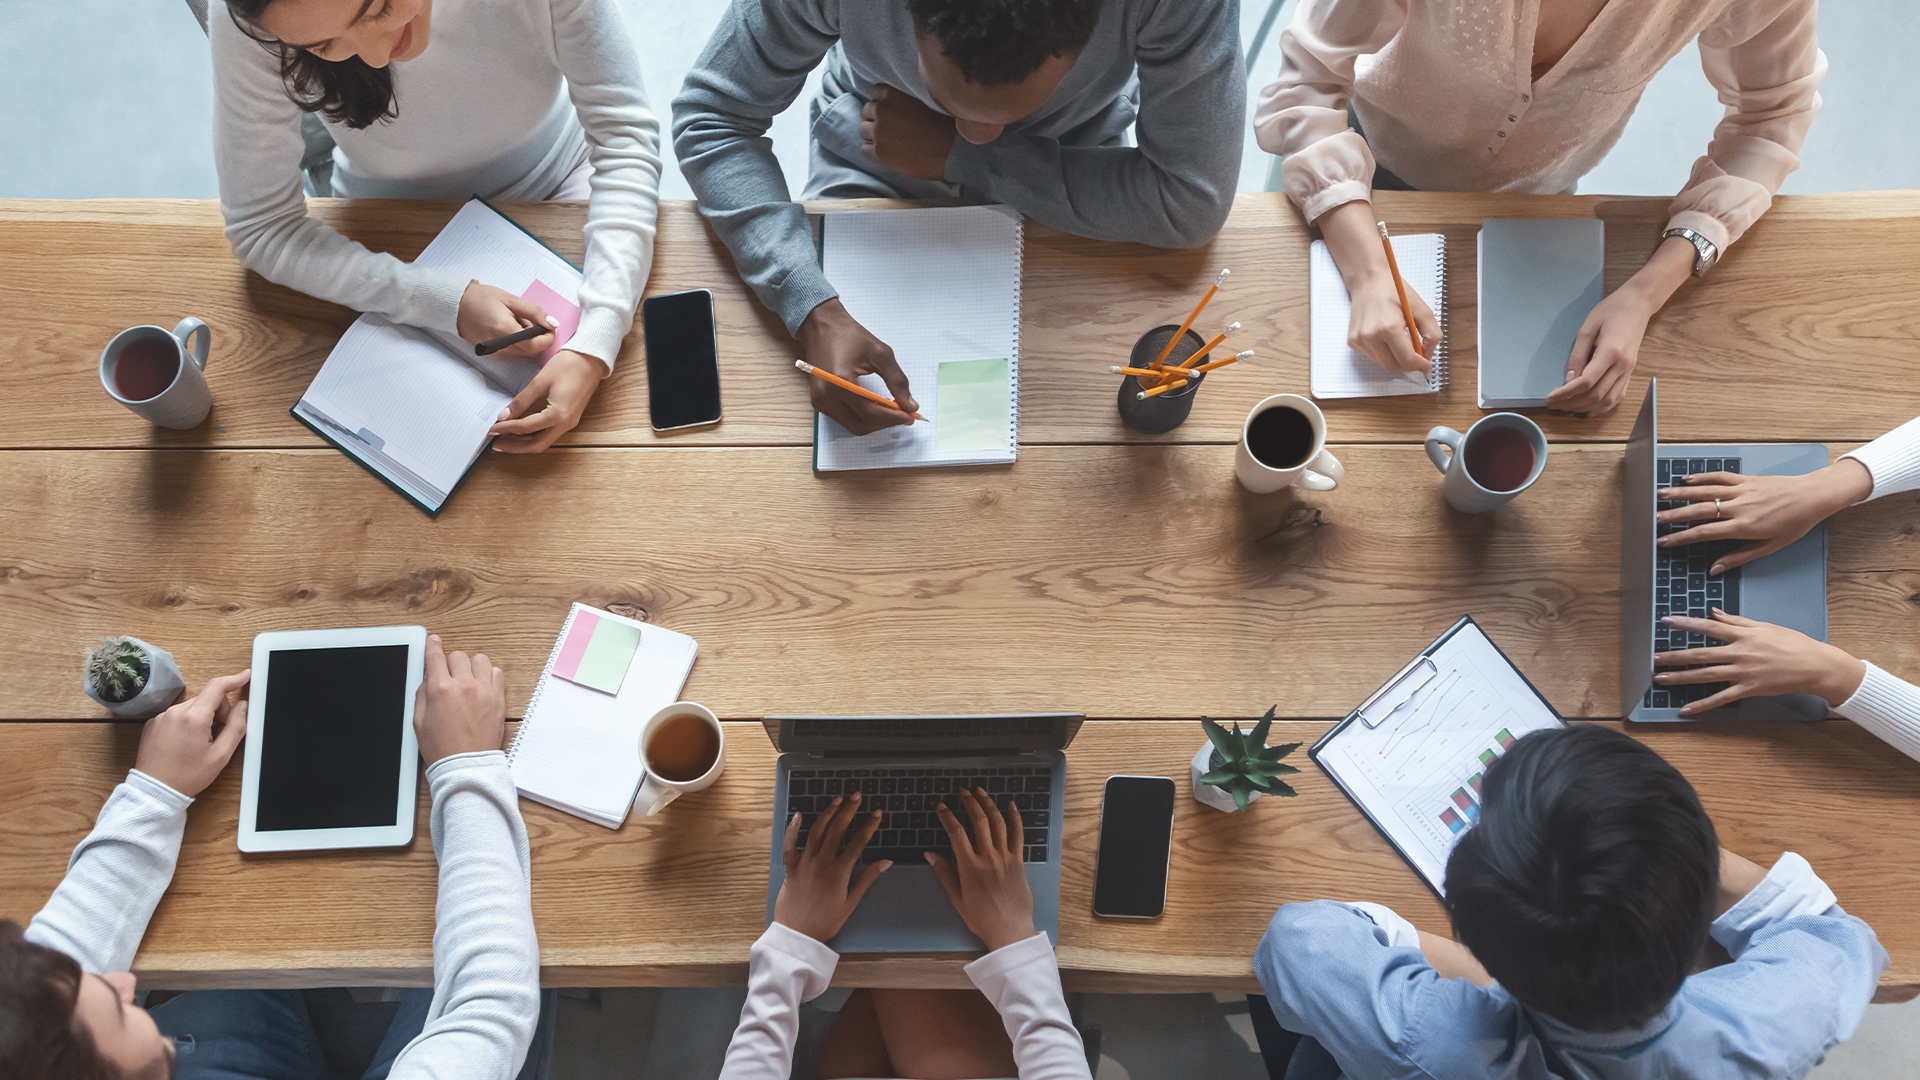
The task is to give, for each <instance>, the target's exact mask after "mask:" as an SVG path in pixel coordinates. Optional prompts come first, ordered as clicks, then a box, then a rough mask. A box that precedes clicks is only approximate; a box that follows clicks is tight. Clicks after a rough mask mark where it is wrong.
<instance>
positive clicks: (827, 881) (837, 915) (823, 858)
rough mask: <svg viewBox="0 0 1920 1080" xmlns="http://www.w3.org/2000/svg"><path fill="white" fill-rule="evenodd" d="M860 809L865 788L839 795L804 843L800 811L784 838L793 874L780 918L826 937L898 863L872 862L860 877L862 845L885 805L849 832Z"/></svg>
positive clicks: (778, 906)
mask: <svg viewBox="0 0 1920 1080" xmlns="http://www.w3.org/2000/svg"><path fill="white" fill-rule="evenodd" d="M859 811H860V793H859V792H855V793H853V794H852V795H849V796H846V797H844V798H838V799H835V800H833V802H832V803H831V804H830V805H829V806H828V807H827V808H826V810H825V812H824V813H822V814H821V815H820V819H819V820H818V821H817V822H815V823H814V828H813V829H812V835H811V837H810V838H809V841H808V843H807V846H806V847H805V848H804V849H802V848H801V847H800V846H799V844H800V823H801V815H800V814H797V813H796V814H794V815H793V817H792V818H791V819H789V820H788V821H787V831H786V836H785V838H784V839H783V840H782V841H781V846H782V851H783V854H782V855H781V861H782V862H784V863H785V864H786V867H787V878H786V880H785V881H783V882H781V883H780V894H779V895H778V896H776V897H774V901H773V921H774V922H777V923H780V924H781V925H783V926H786V927H788V928H789V929H792V930H798V931H799V932H800V933H802V934H805V935H807V936H808V937H810V938H812V939H813V940H815V941H819V942H825V941H826V940H827V939H829V938H831V937H833V935H835V934H837V933H839V932H840V928H841V927H842V926H844V925H846V922H847V917H848V916H850V915H852V914H853V909H854V908H856V907H858V906H859V905H860V898H861V897H862V896H865V895H866V892H867V890H868V889H869V888H871V887H872V886H873V883H874V882H875V881H876V880H878V879H879V877H880V875H881V874H882V873H884V872H885V871H886V869H887V867H889V866H892V865H893V863H891V862H886V861H881V862H874V863H868V864H867V867H866V869H865V870H863V871H862V872H861V874H860V879H859V880H858V881H855V880H854V878H853V868H854V867H856V866H858V865H860V850H861V849H862V848H864V847H866V846H867V841H869V840H871V839H873V834H874V832H875V831H877V830H878V829H879V828H880V811H878V810H875V811H873V812H872V813H870V814H868V815H867V816H866V817H865V818H864V819H862V820H861V822H860V824H859V825H858V827H855V828H853V831H852V835H851V836H849V835H848V828H849V826H852V825H853V821H854V818H855V816H856V815H858V813H859Z"/></svg>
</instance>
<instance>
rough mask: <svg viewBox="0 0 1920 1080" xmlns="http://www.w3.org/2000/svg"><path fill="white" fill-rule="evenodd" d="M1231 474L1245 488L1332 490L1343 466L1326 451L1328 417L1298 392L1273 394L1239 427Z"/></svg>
mask: <svg viewBox="0 0 1920 1080" xmlns="http://www.w3.org/2000/svg"><path fill="white" fill-rule="evenodd" d="M1233 475H1234V476H1236V477H1238V478H1239V480H1240V484H1241V486H1243V487H1245V488H1246V489H1247V490H1248V491H1252V492H1257V493H1259V494H1262V495H1264V494H1266V493H1267V492H1270V491H1279V490H1280V489H1281V488H1283V487H1293V486H1296V485H1297V486H1299V487H1303V488H1308V489H1311V490H1313V491H1332V490H1333V489H1334V488H1337V487H1339V486H1340V478H1341V477H1343V476H1345V475H1347V470H1346V469H1345V468H1344V467H1343V466H1342V465H1341V464H1340V461H1339V459H1338V458H1336V457H1334V456H1333V455H1332V454H1329V453H1327V418H1326V417H1325V416H1323V415H1321V413H1320V407H1319V406H1317V405H1315V404H1314V403H1313V402H1311V401H1308V400H1307V399H1306V398H1303V397H1301V396H1300V395H1299V394H1275V395H1273V396H1272V397H1270V398H1267V399H1266V400H1265V401H1262V402H1261V403H1260V404H1258V405H1255V406H1254V407H1253V411H1252V412H1250V413H1248V414H1247V422H1246V423H1244V424H1242V425H1241V426H1240V446H1239V448H1238V449H1237V450H1236V452H1235V454H1234V459H1233Z"/></svg>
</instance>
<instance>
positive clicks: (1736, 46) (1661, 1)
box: [1254, 0, 1827, 414]
mask: <svg viewBox="0 0 1920 1080" xmlns="http://www.w3.org/2000/svg"><path fill="white" fill-rule="evenodd" d="M1817 8H1818V0H1301V4H1300V8H1299V10H1298V12H1297V13H1296V14H1295V15H1294V19H1293V23H1292V25H1291V26H1289V27H1288V28H1287V29H1286V30H1285V31H1284V32H1283V33H1282V34H1281V37H1280V51H1281V64H1280V77H1279V78H1277V79H1275V80H1274V81H1273V83H1272V84H1270V85H1269V86H1268V87H1267V88H1266V89H1265V90H1264V91H1263V92H1262V93H1261V95H1260V102H1259V107H1258V108H1257V109H1256V110H1255V112H1254V129H1255V132H1256V133H1257V135H1258V137H1259V140H1260V145H1261V147H1262V148H1264V149H1265V150H1267V151H1268V152H1269V153H1273V154H1281V155H1284V156H1285V159H1286V160H1285V163H1284V164H1283V165H1282V166H1281V176H1282V179H1283V180H1284V183H1285V187H1286V192H1287V197H1288V198H1289V199H1291V200H1292V201H1293V202H1294V204H1295V205H1296V206H1298V207H1300V209H1301V211H1302V213H1304V214H1305V215H1306V218H1307V220H1308V221H1309V222H1310V223H1312V224H1315V225H1317V226H1319V227H1320V230H1321V232H1322V234H1323V235H1324V236H1325V237H1326V240H1327V246H1328V248H1329V249H1331V251H1332V254H1333V258H1334V261H1335V262H1336V263H1338V264H1339V266H1340V272H1341V274H1342V275H1343V276H1344V277H1345V278H1346V281H1347V287H1348V290H1349V291H1350V292H1351V293H1352V295H1353V316H1352V322H1351V325H1350V327H1349V331H1348V336H1349V340H1350V341H1351V343H1352V344H1353V347H1354V348H1355V349H1357V350H1359V351H1360V352H1363V353H1365V354H1366V355H1367V356H1369V357H1372V358H1373V360H1374V361H1375V362H1376V363H1378V364H1380V366H1381V367H1383V368H1386V369H1387V370H1389V371H1421V370H1425V369H1426V368H1427V367H1428V366H1429V365H1428V357H1425V356H1421V355H1419V354H1417V353H1415V352H1414V351H1413V348H1412V345H1411V344H1410V342H1409V340H1408V336H1407V332H1406V323H1405V318H1404V316H1403V315H1402V314H1401V311H1400V302H1399V297H1398V295H1397V294H1396V293H1395V291H1394V287H1393V282H1392V278H1391V277H1390V275H1389V274H1388V271H1387V263H1386V256H1385V254H1384V253H1383V252H1382V250H1381V246H1380V241H1379V237H1378V235H1377V234H1376V232H1375V231H1374V216H1373V208H1372V206H1371V205H1370V204H1369V203H1368V196H1369V194H1370V192H1371V190H1372V189H1373V188H1375V187H1378V188H1382V189H1409V188H1411V189H1419V190H1424V191H1513V192H1536V193H1537V192H1558V191H1567V190H1570V189H1571V188H1572V186H1573V184H1574V182H1575V181H1577V180H1578V179H1579V178H1580V177H1581V176H1582V175H1583V174H1585V173H1586V172H1587V171H1588V170H1590V169H1592V168H1593V167H1594V166H1595V165H1597V164H1599V162H1600V159H1602V158H1604V157H1605V156H1606V154H1607V151H1608V150H1611V149H1612V148H1613V144H1614V142H1615V141H1616V140H1618V139H1619V137H1620V132H1621V130H1622V129H1623V128H1625V127H1626V124H1627V118H1628V117H1629V116H1630V115H1632V113H1633V107H1634V106H1635V105H1636V104H1638V103H1639V100H1640V94H1641V92H1642V91H1643V90H1645V88H1646V84H1647V82H1648V81H1649V80H1650V79H1652V78H1653V76H1654V75H1655V74H1656V73H1658V72H1659V70H1660V69H1661V67H1663V66H1665V64H1666V62H1667V61H1668V60H1670V59H1672V58H1673V56H1674V55H1675V54H1676V53H1678V52H1679V51H1680V50H1681V49H1682V48H1684V47H1685V46H1686V44H1687V42H1689V41H1693V40H1695V39H1698V40H1699V43H1700V59H1701V64H1702V66H1703V67H1705V69H1706V73H1707V78H1708V80H1709V81H1711V82H1712V83H1713V85H1714V87H1715V89H1716V90H1718V91H1719V96H1720V100H1721V101H1722V102H1723V103H1724V104H1725V105H1726V115H1725V116H1724V117H1723V118H1722V119H1721V121H1720V124H1719V126H1718V127H1717V128H1715V129H1714V133H1713V140H1712V142H1710V143H1708V145H1707V152H1706V154H1705V156H1703V157H1701V158H1700V159H1699V160H1698V161H1696V162H1695V163H1694V166H1693V174H1692V175H1691V176H1690V177H1688V179H1687V184H1686V187H1684V188H1682V189H1681V191H1680V194H1679V195H1678V196H1677V197H1676V198H1675V199H1674V201H1673V204H1672V207H1671V210H1670V213H1669V217H1668V222H1667V226H1668V227H1667V229H1666V232H1665V234H1664V235H1663V237H1662V239H1661V241H1660V244H1659V246H1658V247H1657V248H1655V249H1654V251H1653V254H1652V255H1651V257H1649V258H1648V260H1647V262H1646V265H1644V266H1642V267H1641V268H1640V270H1639V271H1638V272H1637V273H1635V274H1634V275H1633V277H1631V278H1629V279H1628V280H1627V282H1626V284H1624V285H1622V286H1621V287H1620V288H1619V289H1617V290H1615V291H1614V292H1613V294H1612V295H1610V296H1608V297H1607V298H1606V299H1605V300H1603V301H1601V302H1600V305H1599V306H1598V307H1596V308H1594V309H1593V313H1592V314H1591V315H1589V316H1588V318H1587V321H1586V324H1585V325H1584V326H1582V327H1581V329H1580V334H1579V337H1578V338H1577V339H1576V340H1575V342H1574V346H1573V354H1572V356H1571V357H1569V358H1568V362H1567V372H1568V378H1567V383H1566V385H1564V386H1562V387H1560V388H1559V389H1558V390H1556V391H1554V392H1553V394H1552V395H1550V396H1549V397H1548V398H1547V404H1548V405H1549V406H1550V407H1552V408H1556V409H1564V410H1567V411H1570V412H1580V413H1589V414H1599V413H1605V412H1607V411H1609V410H1611V409H1612V408H1613V407H1614V406H1615V405H1617V404H1619V402H1620V399H1621V397H1622V395H1624V394H1625V393H1626V390H1627V383H1628V381H1629V379H1630V378H1631V376H1632V374H1633V366H1634V361H1635V358H1636V357H1637V355H1638V353H1639V350H1640V339H1641V337H1642V336H1643V335H1644V334H1645V333H1646V329H1647V322H1648V320H1649V319H1651V318H1652V317H1653V314H1654V312H1656V311H1658V310H1660V308H1661V306H1662V305H1664V304H1665V303H1666V302H1667V298H1668V297H1670V296H1672V295H1673V293H1674V291H1675V290H1676V289H1678V288H1679V287H1680V285H1681V284H1682V283H1684V282H1685V281H1686V280H1687V277H1688V276H1689V275H1693V276H1698V275H1700V274H1702V273H1704V272H1705V271H1706V270H1707V268H1708V267H1710V266H1712V265H1713V263H1714V261H1715V260H1717V259H1718V258H1719V257H1720V254H1721V253H1722V252H1724V251H1726V249H1727V247H1728V246H1729V245H1731V244H1732V243H1734V242H1735V241H1737V240H1738V239H1739V238H1740V235H1741V234H1742V233H1743V232H1745V231H1746V230H1747V227H1748V226H1749V225H1752V224H1753V222H1754V220H1755V219H1757V218H1758V217H1759V216H1760V215H1761V214H1763V213H1765V212H1766V209H1767V206H1768V204H1769V203H1770V202H1771V201H1772V199H1773V193H1774V192H1775V191H1777V190H1778V189H1779V187H1780V183H1781V181H1783V180H1785V179H1786V177H1787V174H1788V173H1790V172H1792V171H1793V170H1794V169H1796V168H1798V167H1799V164H1800V158H1799V156H1798V155H1799V151H1800V144H1801V142H1802V141H1803V140H1804V139H1805V138H1806V134H1807V126H1808V124H1810V123H1811V122H1812V120H1813V114H1814V113H1815V112H1816V111H1817V110H1818V109H1819V108H1820V95H1819V93H1818V92H1817V90H1818V87H1819V85H1820V80H1821V78H1822V76H1824V75H1825V74H1826V71H1827V59H1826V56H1825V55H1823V54H1822V53H1821V52H1820V49H1819V48H1818V46H1817V45H1816V43H1815V40H1814V16H1815V14H1816V11H1817ZM1349 110H1351V114H1352V116H1353V117H1354V119H1356V120H1357V122H1358V126H1359V127H1360V128H1362V129H1364V132H1365V134H1364V136H1363V135H1362V133H1361V131H1358V130H1355V129H1354V126H1353V125H1350V124H1349V123H1348V119H1349ZM1409 299H1410V300H1411V301H1412V303H1413V305H1414V309H1415V311H1414V314H1415V319H1416V320H1417V322H1418V323H1419V325H1420V330H1421V336H1422V338H1423V339H1424V340H1426V341H1428V342H1432V341H1434V340H1435V339H1437V338H1438V337H1439V334H1440V327H1439V325H1438V323H1436V322H1435V321H1434V318H1433V314H1432V312H1430V311H1429V310H1427V308H1426V306H1425V305H1424V304H1422V303H1421V302H1420V298H1419V297H1417V296H1410V297H1409ZM1428 351H1429V353H1431V347H1429V350H1428Z"/></svg>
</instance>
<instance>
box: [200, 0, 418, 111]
mask: <svg viewBox="0 0 1920 1080" xmlns="http://www.w3.org/2000/svg"><path fill="white" fill-rule="evenodd" d="M272 3H273V0H227V15H228V17H229V18H231V19H233V24H234V25H235V26H238V27H239V28H240V32H241V33H243V34H245V35H247V36H248V37H250V38H252V39H253V40H255V41H257V42H259V43H260V47H261V48H263V49H266V50H267V51H268V52H270V53H273V54H274V55H275V56H277V57H278V58H279V60H280V81H281V83H282V84H284V85H285V86H286V88H287V96H288V97H290V98H292V99H293V103H294V104H295V105H298V106H300V108H301V110H302V111H303V112H317V113H319V114H320V115H321V116H324V117H326V118H327V119H329V120H331V121H333V122H334V123H336V124H345V125H347V126H348V127H350V128H364V127H370V126H372V125H373V124H375V123H378V122H380V121H382V120H391V119H393V118H394V117H396V116H399V115H400V99H399V98H397V97H395V96H394V93H393V69H392V68H391V67H383V68H377V67H373V66H372V65H370V64H368V63H367V62H366V61H365V60H362V59H360V58H359V57H358V56H350V57H348V58H346V59H345V60H322V59H320V58H319V57H317V56H315V55H313V54H312V53H310V52H308V51H307V50H305V49H296V48H294V47H293V46H291V45H288V44H287V43H285V42H283V41H278V40H275V39H274V38H272V37H269V36H267V35H266V34H264V33H262V32H261V31H260V28H259V23H260V14H261V13H262V12H264V11H265V10H266V9H267V7H268V6H269V5H270V4H272Z"/></svg>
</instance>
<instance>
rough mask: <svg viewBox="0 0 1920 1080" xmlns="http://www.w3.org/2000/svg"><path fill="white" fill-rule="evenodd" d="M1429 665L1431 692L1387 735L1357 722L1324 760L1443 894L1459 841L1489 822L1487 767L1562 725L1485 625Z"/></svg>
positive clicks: (1390, 720)
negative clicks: (1526, 739) (1483, 819)
mask: <svg viewBox="0 0 1920 1080" xmlns="http://www.w3.org/2000/svg"><path fill="white" fill-rule="evenodd" d="M1429 656H1430V657H1431V659H1432V661H1433V668H1432V671H1431V673H1426V681H1425V683H1424V684H1423V685H1421V686H1420V688H1419V689H1418V690H1416V691H1414V692H1413V693H1412V694H1411V695H1409V696H1408V697H1407V698H1406V699H1405V701H1404V702H1402V703H1401V704H1400V705H1399V707H1397V708H1394V709H1392V711H1390V712H1388V713H1387V715H1386V716H1384V717H1383V718H1381V719H1380V723H1379V724H1378V726H1374V727H1369V726H1368V725H1367V723H1366V722H1365V721H1364V720H1360V719H1356V720H1354V721H1353V722H1351V723H1349V724H1347V725H1346V726H1345V727H1344V728H1342V729H1341V730H1340V733H1339V734H1338V735H1336V736H1335V737H1334V738H1333V739H1332V741H1330V742H1328V743H1327V744H1326V745H1325V746H1322V747H1321V748H1320V750H1319V752H1318V753H1317V754H1316V755H1315V758H1316V760H1317V761H1318V762H1319V763H1320V766H1321V768H1324V769H1326V770H1327V771H1328V772H1329V773H1331V774H1332V775H1333V777H1334V778H1335V779H1336V780H1338V781H1339V782H1340V783H1341V785H1342V786H1343V787H1345V788H1346V789H1347V792H1348V794H1350V795H1352V796H1353V799H1354V801H1355V802H1357V803H1359V804H1360V808H1361V809H1362V810H1365V811H1366V812H1367V815H1368V816H1369V817H1371V818H1372V819H1373V822H1374V824H1375V825H1377V826H1378V827H1379V828H1380V830H1381V831H1382V832H1384V833H1386V834H1387V838H1388V839H1389V840H1392V841H1393V842H1394V844H1395V845H1397V846H1398V847H1399V848H1400V851H1401V853H1402V854H1403V855H1405V856H1406V858H1407V861H1409V862H1411V863H1412V864H1413V867H1414V869H1416V870H1418V871H1419V872H1420V873H1421V875H1422V876H1424V877H1425V878H1426V879H1427V881H1428V882H1429V883H1431V884H1432V885H1433V887H1434V890H1435V891H1443V884H1444V882H1445V880H1446V874H1447V855H1448V854H1449V853H1450V852H1452V851H1453V845H1454V841H1456V840H1458V839H1459V838H1460V835H1461V834H1462V833H1464V832H1466V831H1467V830H1468V829H1470V828H1472V827H1473V825H1474V823H1475V822H1477V821H1479V820H1480V790H1481V786H1482V779H1483V777H1484V776H1485V773H1486V769H1487V766H1489V765H1491V764H1492V763H1493V762H1494V761H1495V760H1496V759H1497V758H1498V757H1499V756H1500V755H1501V754H1503V753H1505V752H1506V751H1507V748H1508V747H1510V746H1512V745H1513V743H1514V742H1515V741H1516V740H1518V739H1519V738H1520V737H1521V736H1522V735H1525V734H1527V733H1528V732H1530V731H1538V730H1540V729H1542V728H1555V727H1560V726H1562V724H1561V721H1560V718H1559V717H1558V716H1555V715H1554V712H1553V710H1552V709H1551V708H1549V707H1548V706H1547V704H1546V702H1544V701H1542V700H1541V699H1540V695H1539V694H1537V693H1535V692H1534V689H1533V687H1532V686H1530V685H1528V684H1527V680H1526V679H1525V678H1524V677H1522V676H1521V674H1520V672H1519V671H1517V670H1515V668H1514V666H1513V664H1511V663H1510V662H1508V660H1507V658H1506V657H1504V656H1502V655H1501V654H1500V651H1499V650H1498V649H1496V648H1494V646H1493V642H1492V641H1490V640H1488V639H1487V635H1486V634H1485V633H1483V632H1481V630H1480V627H1479V626H1478V625H1476V624H1473V623H1469V624H1467V625H1466V626H1464V627H1461V628H1460V631H1459V632H1458V633H1456V634H1454V635H1453V636H1452V637H1450V638H1448V639H1447V640H1446V641H1445V642H1443V643H1441V645H1440V646H1439V647H1438V648H1436V649H1435V650H1434V651H1433V652H1432V653H1430V654H1429ZM1418 677H1420V676H1419V675H1416V678H1418Z"/></svg>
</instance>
